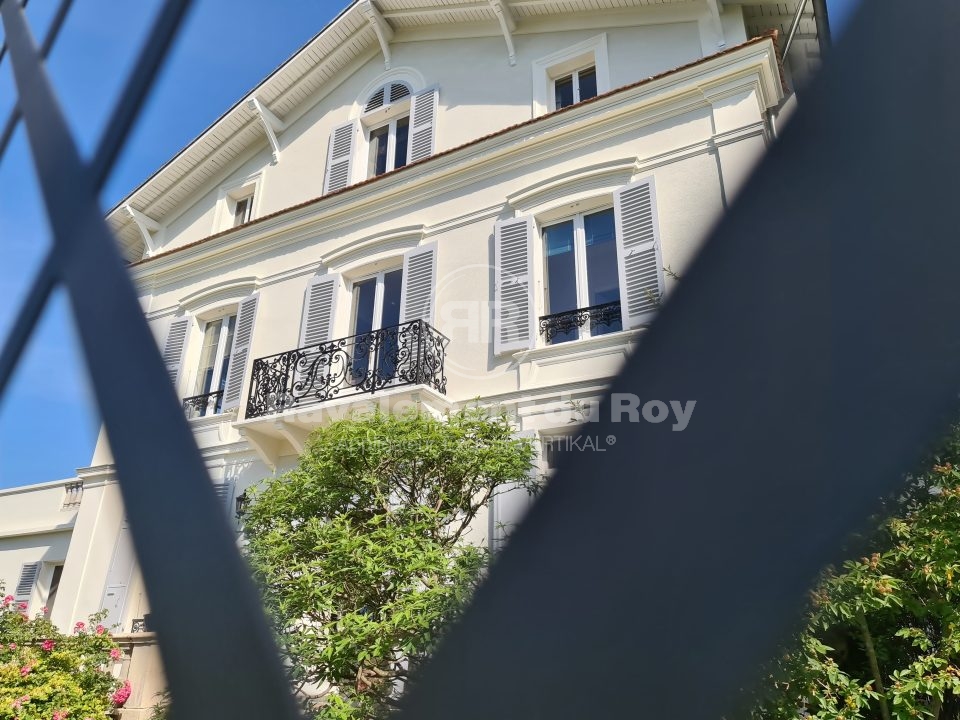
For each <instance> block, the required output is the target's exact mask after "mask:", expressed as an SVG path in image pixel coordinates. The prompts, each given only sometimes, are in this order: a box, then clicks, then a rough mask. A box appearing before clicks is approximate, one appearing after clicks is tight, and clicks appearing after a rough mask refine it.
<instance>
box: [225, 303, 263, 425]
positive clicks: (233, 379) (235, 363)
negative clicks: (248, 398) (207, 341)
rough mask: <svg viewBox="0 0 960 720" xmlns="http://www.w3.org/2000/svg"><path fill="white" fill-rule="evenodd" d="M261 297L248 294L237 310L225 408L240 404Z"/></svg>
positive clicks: (228, 408)
mask: <svg viewBox="0 0 960 720" xmlns="http://www.w3.org/2000/svg"><path fill="white" fill-rule="evenodd" d="M259 299H260V295H259V293H253V294H252V295H248V296H247V297H245V298H244V299H243V300H241V301H240V308H239V309H238V310H237V329H236V331H235V332H234V335H233V350H232V351H231V352H230V363H229V365H228V367H227V384H226V386H225V387H224V389H223V409H224V410H231V409H232V408H235V407H237V406H238V405H240V393H241V392H242V391H243V378H244V377H245V376H246V372H247V360H248V359H249V355H250V341H251V340H252V338H253V324H254V321H255V320H256V318H257V303H258V301H259Z"/></svg>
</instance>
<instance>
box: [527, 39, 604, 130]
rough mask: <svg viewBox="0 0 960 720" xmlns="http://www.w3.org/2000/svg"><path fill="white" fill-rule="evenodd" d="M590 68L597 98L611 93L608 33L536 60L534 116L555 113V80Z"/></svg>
mask: <svg viewBox="0 0 960 720" xmlns="http://www.w3.org/2000/svg"><path fill="white" fill-rule="evenodd" d="M591 65H592V66H593V67H594V68H595V70H596V73H597V95H598V96H599V95H603V94H604V93H605V92H608V91H609V90H610V62H609V57H608V53H607V34H606V33H600V34H599V35H595V36H594V37H592V38H588V39H587V40H584V41H583V42H579V43H577V44H575V45H571V46H569V47H566V48H564V49H562V50H558V51H557V52H554V53H552V54H550V55H547V56H545V57H542V58H539V59H538V60H534V61H533V63H532V72H533V99H532V116H533V117H538V116H540V115H545V114H547V113H550V112H554V111H556V110H557V109H558V108H557V107H556V99H555V96H554V83H555V81H556V80H558V79H561V78H563V77H565V76H567V75H571V74H572V73H573V72H574V71H580V70H586V69H587V68H588V67H590V66H591Z"/></svg>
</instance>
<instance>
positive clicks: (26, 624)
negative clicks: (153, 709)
mask: <svg viewBox="0 0 960 720" xmlns="http://www.w3.org/2000/svg"><path fill="white" fill-rule="evenodd" d="M2 591H3V588H2V587H0V595H3V592H2ZM100 617H102V614H101V615H100V616H97V615H94V616H93V617H91V618H90V624H89V625H87V624H86V623H82V622H80V623H77V625H76V627H75V628H74V633H73V634H72V635H64V634H62V633H61V632H60V631H58V630H57V628H56V627H54V626H53V625H52V624H51V623H50V622H49V620H47V619H46V618H45V617H44V616H43V615H42V614H39V615H37V616H35V617H33V618H30V617H28V616H27V614H26V604H25V603H16V602H14V599H13V597H12V596H10V595H7V596H6V597H4V598H3V599H2V600H0V720H51V719H53V720H64V719H65V718H69V719H71V720H72V719H73V718H76V719H77V720H83V719H84V718H90V719H91V720H106V718H109V717H110V713H111V711H112V710H113V709H114V708H115V707H116V706H119V705H122V704H123V702H125V701H126V699H127V696H129V694H130V688H129V685H128V684H125V685H122V684H120V683H119V682H118V681H117V680H115V679H114V677H113V675H112V674H111V673H110V667H111V665H112V663H113V661H114V660H116V659H118V658H119V657H120V649H119V648H118V647H117V644H116V643H115V642H114V641H113V638H112V637H111V636H110V633H109V632H108V631H107V629H106V628H105V627H103V626H102V625H97V624H96V623H97V620H98V619H99V618H100Z"/></svg>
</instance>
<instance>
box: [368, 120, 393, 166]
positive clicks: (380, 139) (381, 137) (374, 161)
mask: <svg viewBox="0 0 960 720" xmlns="http://www.w3.org/2000/svg"><path fill="white" fill-rule="evenodd" d="M389 138H390V126H389V125H384V126H383V127H380V128H377V129H376V130H371V131H370V162H369V167H368V169H367V176H368V177H375V176H377V175H383V174H384V173H385V172H386V171H387V141H388V140H389Z"/></svg>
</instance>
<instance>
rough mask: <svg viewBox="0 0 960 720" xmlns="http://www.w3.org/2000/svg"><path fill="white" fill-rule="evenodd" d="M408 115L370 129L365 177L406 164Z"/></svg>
mask: <svg viewBox="0 0 960 720" xmlns="http://www.w3.org/2000/svg"><path fill="white" fill-rule="evenodd" d="M409 137H410V116H409V115H404V116H403V117H398V118H395V119H393V120H391V121H390V122H389V123H387V124H386V125H381V126H380V127H378V128H375V129H373V130H371V131H370V158H369V161H368V164H367V177H376V176H377V175H383V174H384V173H386V172H390V171H391V170H396V169H397V168H401V167H403V166H404V165H406V164H407V145H408V140H409Z"/></svg>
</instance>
